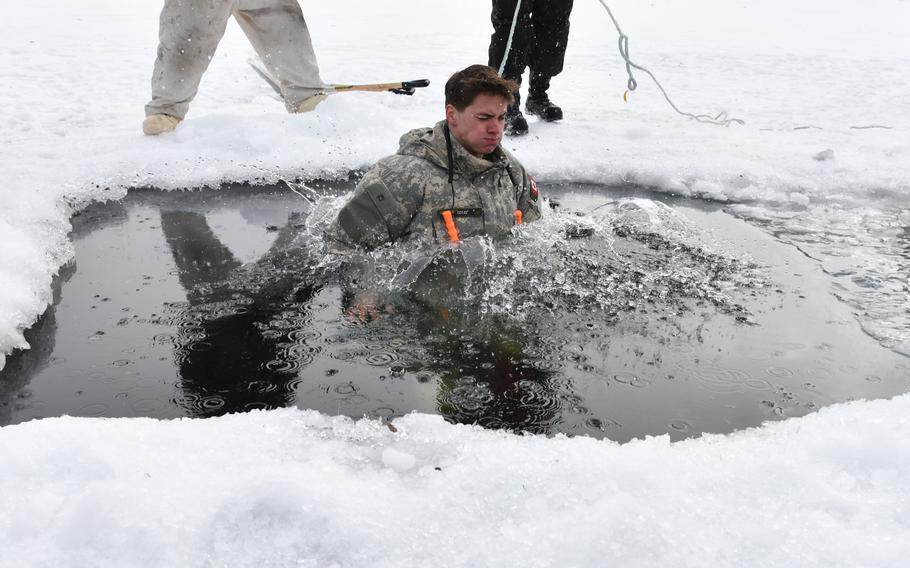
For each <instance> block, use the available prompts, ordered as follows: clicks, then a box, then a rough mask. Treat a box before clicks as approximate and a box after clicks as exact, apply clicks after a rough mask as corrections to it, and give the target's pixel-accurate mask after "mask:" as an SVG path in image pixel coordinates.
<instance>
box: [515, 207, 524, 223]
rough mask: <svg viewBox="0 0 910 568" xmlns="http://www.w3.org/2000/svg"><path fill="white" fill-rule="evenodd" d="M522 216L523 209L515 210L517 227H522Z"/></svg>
mask: <svg viewBox="0 0 910 568" xmlns="http://www.w3.org/2000/svg"><path fill="white" fill-rule="evenodd" d="M521 215H522V214H521V209H516V210H515V224H516V225H521Z"/></svg>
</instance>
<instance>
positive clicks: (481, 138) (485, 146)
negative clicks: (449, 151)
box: [446, 94, 508, 158]
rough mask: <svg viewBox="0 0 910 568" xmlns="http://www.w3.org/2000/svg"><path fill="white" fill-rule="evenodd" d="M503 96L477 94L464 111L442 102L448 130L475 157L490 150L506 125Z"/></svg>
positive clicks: (497, 143)
mask: <svg viewBox="0 0 910 568" xmlns="http://www.w3.org/2000/svg"><path fill="white" fill-rule="evenodd" d="M506 108H508V105H507V103H506V99H504V98H503V97H500V96H499V95H483V94H481V95H477V97H476V98H475V99H474V102H472V103H471V104H470V105H468V106H467V107H465V109H464V110H458V109H456V108H455V107H454V106H452V105H446V120H447V121H448V123H449V131H450V132H451V133H452V136H454V137H455V139H456V140H458V141H459V142H461V145H462V146H464V147H465V149H466V150H467V151H468V152H470V153H471V154H473V155H475V156H477V157H478V158H480V157H482V156H484V155H486V154H489V153H490V152H492V151H493V150H494V149H495V148H496V146H498V145H499V142H500V141H501V140H502V132H503V129H504V128H505V124H506Z"/></svg>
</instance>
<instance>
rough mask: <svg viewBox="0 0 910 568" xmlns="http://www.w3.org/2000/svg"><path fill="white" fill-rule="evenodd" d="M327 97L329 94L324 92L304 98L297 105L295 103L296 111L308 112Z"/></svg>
mask: <svg viewBox="0 0 910 568" xmlns="http://www.w3.org/2000/svg"><path fill="white" fill-rule="evenodd" d="M327 98H329V96H328V95H326V94H318V95H313V96H312V97H308V98H305V99H303V101H302V102H301V103H300V104H299V105H297V112H310V111H311V110H313V109H314V108H316V105H318V104H319V103H321V102H322V101H324V100H326V99H327Z"/></svg>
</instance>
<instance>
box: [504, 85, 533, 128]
mask: <svg viewBox="0 0 910 568" xmlns="http://www.w3.org/2000/svg"><path fill="white" fill-rule="evenodd" d="M527 133H528V120H527V119H526V118H525V115H523V114H521V103H520V100H519V99H518V95H515V102H514V103H512V104H511V105H509V108H507V109H506V136H522V135H524V134H527Z"/></svg>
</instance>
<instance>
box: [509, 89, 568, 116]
mask: <svg viewBox="0 0 910 568" xmlns="http://www.w3.org/2000/svg"><path fill="white" fill-rule="evenodd" d="M525 111H526V112H527V113H528V114H533V115H536V116H539V117H540V118H542V119H544V120H546V121H547V122H553V121H555V120H562V109H561V108H559V107H558V106H556V105H554V104H553V102H552V101H550V97H548V96H547V93H546V91H544V92H542V93H528V102H526V103H525ZM507 120H508V119H507Z"/></svg>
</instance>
